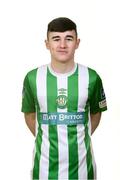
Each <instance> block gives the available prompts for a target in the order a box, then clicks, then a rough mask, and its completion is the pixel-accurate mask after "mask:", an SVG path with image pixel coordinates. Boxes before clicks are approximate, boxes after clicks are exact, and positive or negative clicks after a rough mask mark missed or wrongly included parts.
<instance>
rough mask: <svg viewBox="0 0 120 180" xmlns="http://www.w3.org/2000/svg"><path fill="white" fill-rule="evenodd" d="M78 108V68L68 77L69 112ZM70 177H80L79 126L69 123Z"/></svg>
mask: <svg viewBox="0 0 120 180" xmlns="http://www.w3.org/2000/svg"><path fill="white" fill-rule="evenodd" d="M77 109H78V68H77V70H76V72H75V73H74V74H73V75H72V76H70V77H69V78H68V112H77ZM68 146H69V148H68V149H69V179H78V144H77V126H76V125H68Z"/></svg>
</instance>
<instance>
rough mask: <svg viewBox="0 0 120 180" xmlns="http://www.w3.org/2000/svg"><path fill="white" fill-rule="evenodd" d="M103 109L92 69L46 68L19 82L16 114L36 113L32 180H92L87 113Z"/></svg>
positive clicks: (93, 168) (103, 100)
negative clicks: (58, 70)
mask: <svg viewBox="0 0 120 180" xmlns="http://www.w3.org/2000/svg"><path fill="white" fill-rule="evenodd" d="M106 109H107V106H106V98H105V94H104V90H103V85H102V81H101V79H100V77H99V75H98V74H97V73H96V72H95V71H94V70H92V69H90V68H88V67H85V66H83V65H80V64H75V67H74V69H73V70H72V71H71V72H69V73H67V74H57V73H55V72H54V71H53V70H52V68H51V66H50V64H49V65H44V66H41V67H40V68H37V69H34V70H32V71H30V72H29V73H28V74H27V75H26V77H25V80H24V88H23V99H22V112H25V113H26V112H36V114H37V118H36V139H35V152H34V164H33V173H32V176H33V177H32V179H34V180H38V179H41V180H47V179H59V180H67V179H74V180H75V179H81V180H83V179H94V178H95V177H96V165H95V160H94V155H93V151H92V144H91V120H90V113H92V114H95V113H97V112H102V111H104V110H106Z"/></svg>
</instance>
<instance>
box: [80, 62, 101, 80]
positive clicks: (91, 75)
mask: <svg viewBox="0 0 120 180" xmlns="http://www.w3.org/2000/svg"><path fill="white" fill-rule="evenodd" d="M78 67H79V69H80V70H84V71H87V73H88V76H89V78H93V79H94V80H95V79H97V78H100V76H99V74H98V73H97V71H96V70H94V69H92V68H90V67H88V66H84V65H82V64H78Z"/></svg>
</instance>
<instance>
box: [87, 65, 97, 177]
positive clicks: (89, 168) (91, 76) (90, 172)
mask: <svg viewBox="0 0 120 180" xmlns="http://www.w3.org/2000/svg"><path fill="white" fill-rule="evenodd" d="M88 72H89V87H88V89H89V91H88V99H90V96H91V92H92V90H93V89H92V87H90V84H92V82H93V81H94V78H95V76H94V74H93V73H94V72H93V71H91V69H89V68H88ZM88 106H89V105H88V103H87V104H86V107H85V112H86V113H85V119H86V122H85V146H86V151H87V155H86V160H87V171H88V174H87V176H88V179H94V169H93V163H92V152H91V146H90V143H91V139H90V136H89V134H88V119H89V117H88Z"/></svg>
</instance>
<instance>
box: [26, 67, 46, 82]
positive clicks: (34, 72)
mask: <svg viewBox="0 0 120 180" xmlns="http://www.w3.org/2000/svg"><path fill="white" fill-rule="evenodd" d="M44 69H47V64H46V65H42V66H40V67H37V68H35V69H32V70H30V71H28V72H27V74H26V77H27V78H29V79H31V78H34V77H36V76H37V72H38V71H42V70H44Z"/></svg>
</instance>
